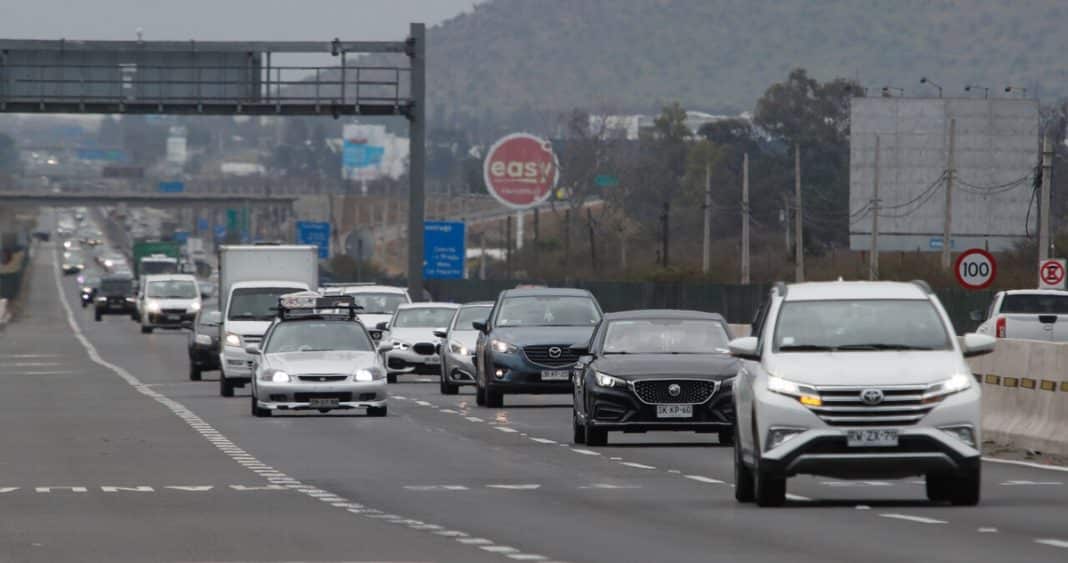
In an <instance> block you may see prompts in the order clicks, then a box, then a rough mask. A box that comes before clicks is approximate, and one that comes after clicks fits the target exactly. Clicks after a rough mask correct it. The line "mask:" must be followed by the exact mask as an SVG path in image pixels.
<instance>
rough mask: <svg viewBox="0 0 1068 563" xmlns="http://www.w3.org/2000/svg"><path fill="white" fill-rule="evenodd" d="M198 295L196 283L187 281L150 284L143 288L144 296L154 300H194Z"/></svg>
mask: <svg viewBox="0 0 1068 563" xmlns="http://www.w3.org/2000/svg"><path fill="white" fill-rule="evenodd" d="M198 294H199V292H198V291H197V284H196V282H192V281H188V280H177V281H158V282H152V283H150V284H148V287H146V288H145V295H147V296H148V297H154V298H156V299H195V298H196V297H197V295H198Z"/></svg>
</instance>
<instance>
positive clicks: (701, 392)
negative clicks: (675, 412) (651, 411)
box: [634, 379, 716, 405]
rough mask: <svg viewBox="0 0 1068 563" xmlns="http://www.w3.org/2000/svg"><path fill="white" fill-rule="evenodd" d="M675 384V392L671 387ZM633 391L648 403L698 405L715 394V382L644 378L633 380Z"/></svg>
mask: <svg viewBox="0 0 1068 563" xmlns="http://www.w3.org/2000/svg"><path fill="white" fill-rule="evenodd" d="M675 386H677V389H676V391H677V393H672V389H673V388H674V387H675ZM634 392H635V393H636V394H637V395H638V398H639V399H641V400H642V402H643V403H647V404H650V405H699V404H701V403H704V402H705V401H707V400H709V399H711V398H712V395H715V394H716V382H715V381H705V380H700V379H644V380H641V381H635V382H634Z"/></svg>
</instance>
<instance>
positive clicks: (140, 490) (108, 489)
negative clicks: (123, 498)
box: [100, 486, 156, 493]
mask: <svg viewBox="0 0 1068 563" xmlns="http://www.w3.org/2000/svg"><path fill="white" fill-rule="evenodd" d="M100 490H101V491H103V492H105V493H118V492H129V493H154V492H156V489H153V488H152V487H146V486H138V487H100Z"/></svg>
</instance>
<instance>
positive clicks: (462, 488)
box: [404, 485, 470, 492]
mask: <svg viewBox="0 0 1068 563" xmlns="http://www.w3.org/2000/svg"><path fill="white" fill-rule="evenodd" d="M404 488H405V489H407V490H409V491H420V492H423V491H469V490H470V489H468V488H467V487H465V486H463V485H406V486H405V487H404Z"/></svg>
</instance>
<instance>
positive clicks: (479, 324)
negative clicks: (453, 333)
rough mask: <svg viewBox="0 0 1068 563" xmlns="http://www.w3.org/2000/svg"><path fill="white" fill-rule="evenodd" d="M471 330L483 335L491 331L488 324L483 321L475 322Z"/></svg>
mask: <svg viewBox="0 0 1068 563" xmlns="http://www.w3.org/2000/svg"><path fill="white" fill-rule="evenodd" d="M471 328H473V329H475V330H477V331H479V332H483V333H485V332H489V330H487V327H486V323H484V322H482V321H475V322H473V323H471Z"/></svg>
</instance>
